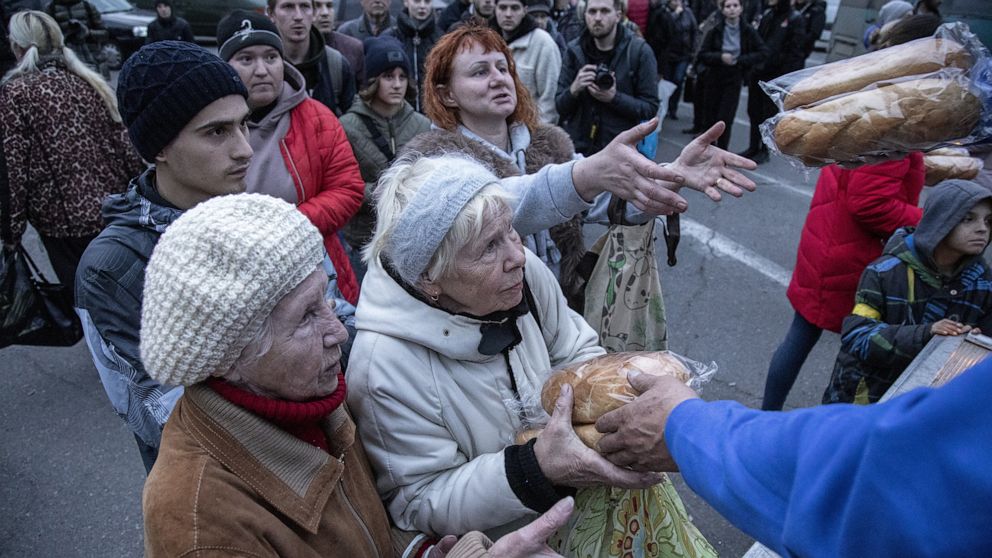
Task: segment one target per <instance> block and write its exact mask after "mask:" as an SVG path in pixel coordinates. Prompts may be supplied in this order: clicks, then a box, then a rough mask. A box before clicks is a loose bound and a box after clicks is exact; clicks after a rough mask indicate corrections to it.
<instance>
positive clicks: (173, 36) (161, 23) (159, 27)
mask: <svg viewBox="0 0 992 558" xmlns="http://www.w3.org/2000/svg"><path fill="white" fill-rule="evenodd" d="M158 41H186V42H188V43H192V42H195V39H194V38H193V29H192V28H191V27H190V26H189V22H188V21H186V20H185V19H183V18H181V17H178V16H177V15H175V14H172V16H170V17H169V18H168V19H162V18H161V17H157V18H155V21H153V22H151V23H149V24H148V38H146V39H145V44H151V43H155V42H158Z"/></svg>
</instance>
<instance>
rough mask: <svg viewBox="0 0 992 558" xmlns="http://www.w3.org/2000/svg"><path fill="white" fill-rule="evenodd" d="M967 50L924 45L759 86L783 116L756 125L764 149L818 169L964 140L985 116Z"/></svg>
mask: <svg viewBox="0 0 992 558" xmlns="http://www.w3.org/2000/svg"><path fill="white" fill-rule="evenodd" d="M973 50H974V49H973V47H972V46H971V45H970V43H969V46H968V47H967V48H966V47H965V46H962V44H961V43H960V42H957V41H955V40H954V39H952V38H949V37H947V36H943V37H941V36H938V37H928V38H925V39H917V40H915V41H911V42H908V43H905V44H902V45H898V46H893V47H890V48H886V49H883V50H879V51H875V52H872V53H868V54H865V55H862V56H858V57H855V58H851V59H848V60H843V61H840V62H834V63H831V64H826V65H824V66H820V67H816V68H808V69H805V70H800V71H798V72H793V73H792V74H788V75H786V76H783V77H781V78H778V79H776V80H774V81H772V82H770V83H767V84H763V86H764V88H765V91H766V92H767V93H768V94H769V95H770V96H771V97H772V99H773V100H775V101H776V103H777V104H778V105H779V106H780V107H781V108H782V109H783V110H784V112H782V113H780V114H778V115H776V116H775V117H773V118H771V119H769V120H768V121H767V122H765V123H764V124H763V125H762V130H763V134H764V136H765V139H766V142H767V143H769V145H770V146H772V148H773V149H776V150H777V151H779V152H781V153H783V154H785V155H789V156H793V157H795V158H797V159H799V160H800V161H801V162H802V163H803V164H805V165H807V166H822V165H826V164H832V163H855V164H856V163H864V162H869V161H871V160H872V159H873V158H877V157H879V156H885V155H886V154H889V153H900V152H908V151H919V150H926V149H930V148H933V147H935V146H937V145H940V144H942V143H944V142H948V141H951V140H958V139H961V138H967V137H969V136H970V135H971V134H973V132H974V131H975V130H976V127H978V125H979V122H980V120H981V118H982V110H983V107H982V100H981V99H980V98H979V96H978V94H977V93H976V91H975V90H974V88H973V87H972V86H971V69H972V66H973V64H974V63H975V55H974V54H973V52H972V51H973ZM985 53H986V54H987V51H985Z"/></svg>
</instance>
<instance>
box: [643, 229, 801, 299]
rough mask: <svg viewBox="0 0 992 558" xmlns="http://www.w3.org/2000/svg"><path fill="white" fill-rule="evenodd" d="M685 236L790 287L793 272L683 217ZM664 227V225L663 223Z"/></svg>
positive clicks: (683, 232)
mask: <svg viewBox="0 0 992 558" xmlns="http://www.w3.org/2000/svg"><path fill="white" fill-rule="evenodd" d="M679 223H680V226H681V232H682V234H683V235H685V236H688V237H691V238H693V239H695V240H697V241H699V242H701V243H703V244H704V245H706V246H707V247H708V248H709V249H710V250H712V251H713V253H714V254H715V255H717V256H725V257H728V258H730V259H732V260H735V261H737V262H739V263H742V264H744V265H746V266H748V267H750V268H751V269H753V270H755V271H757V272H758V273H760V274H762V275H764V276H765V277H767V278H769V279H771V280H772V281H775V282H776V283H778V284H779V285H781V286H782V287H788V286H789V280H790V279H791V278H792V272H790V271H789V270H787V269H785V268H784V267H782V266H780V265H778V264H777V263H775V262H773V261H771V260H769V259H768V258H766V257H764V256H762V255H760V254H758V253H756V252H754V251H753V250H750V249H748V248H746V247H744V246H743V245H741V244H739V243H737V242H734V241H733V240H731V239H729V238H727V237H726V236H724V235H722V234H720V233H718V232H716V231H714V230H713V229H711V228H709V227H707V226H706V225H703V224H702V223H699V222H697V221H694V220H692V219H689V218H687V217H686V216H685V215H682V217H681V219H680V220H679ZM662 226H664V224H663V223H662Z"/></svg>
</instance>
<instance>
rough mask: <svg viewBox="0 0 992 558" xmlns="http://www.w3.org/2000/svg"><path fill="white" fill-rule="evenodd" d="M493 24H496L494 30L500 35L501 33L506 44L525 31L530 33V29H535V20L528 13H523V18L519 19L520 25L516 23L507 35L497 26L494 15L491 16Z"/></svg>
mask: <svg viewBox="0 0 992 558" xmlns="http://www.w3.org/2000/svg"><path fill="white" fill-rule="evenodd" d="M493 25H495V26H496V31H498V32H499V33H500V35H503V38H504V40H506V44H510V43H512V42H513V41H516V40H517V39H519V38H520V37H523V36H524V35H526V34H527V33H530V32H531V31H533V30H535V29H537V22H536V21H534V18H533V17H532V16H531V15H530V14H527V15H525V16H524V18H523V19H522V20H520V25H518V26H517V28H516V29H514V30H513V31H511V32H510V35H509V36H506V34H505V32H504V31H503V29H502V28H501V27H500V26H499V24H498V23H496V16H493Z"/></svg>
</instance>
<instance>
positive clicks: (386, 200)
mask: <svg viewBox="0 0 992 558" xmlns="http://www.w3.org/2000/svg"><path fill="white" fill-rule="evenodd" d="M466 164H470V165H480V166H484V165H482V164H481V163H479V162H478V161H476V160H475V159H470V158H468V157H466V156H464V155H458V154H446V155H440V156H433V157H424V156H423V155H422V154H420V153H407V154H405V155H403V156H401V157H400V158H398V159H396V161H395V162H394V163H393V165H392V166H390V167H389V168H388V169H386V170H385V171H384V172H383V173H382V174H381V175H380V176H379V182H378V186H377V187H376V191H375V194H374V195H375V205H376V227H375V233H374V234H373V235H372V240H371V241H369V244H368V245H367V246H366V247H365V250H364V252H363V254H362V255H363V259H364V260H365V261H366V262H371V261H374V260H375V259H376V258H380V257H382V256H385V257H386V259H389V258H390V257H391V255H392V252H391V249H396V248H395V246H394V245H393V243H392V236H393V234H392V233H393V229H394V228H395V226H396V224H397V222H398V221H399V219H400V216H401V215H402V214H403V211H404V210H405V209H406V208H407V206H408V205H409V204H410V200H412V199H413V197H414V196H415V195H416V194H417V192H419V191H420V190H421V189H422V188H431V186H432V184H430V183H429V180H428V179H429V178H430V177H431V176H432V175H433V176H437V174H435V172H436V171H437V170H439V169H443V168H445V167H449V168H450V167H451V166H458V165H466ZM513 201H514V199H513V197H512V196H511V195H510V194H509V193H508V192H506V190H504V189H503V188H502V187H500V185H499V184H498V183H493V184H489V185H488V186H485V187H483V188H482V189H481V190H479V192H478V193H477V194H476V195H475V196H474V197H473V198H472V199H471V200H469V202H468V203H467V204H465V207H463V208H462V210H461V211H460V212H459V213H458V216H457V217H455V221H454V222H453V223H452V225H451V228H450V229H448V231H447V233H446V234H445V235H444V239H443V240H442V241H441V244H440V245H439V246H438V248H437V251H436V252H434V255H433V256H432V257H431V260H430V262H429V263H428V264H427V269H425V270H424V272H423V275H425V276H426V279H427V280H429V281H437V280H438V279H440V278H442V277H450V276H451V275H452V273H453V271H454V266H455V256H456V255H457V254H458V251H459V250H461V249H462V248H463V247H464V246H465V245H467V244H468V243H470V242H472V241H473V240H474V239H476V238H479V236H480V235H482V232H483V225H484V224H485V217H486V216H487V215H492V214H494V213H497V212H499V211H500V210H502V209H504V208H508V207H511V206H512V203H513ZM412 286H414V287H418V285H412Z"/></svg>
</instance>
